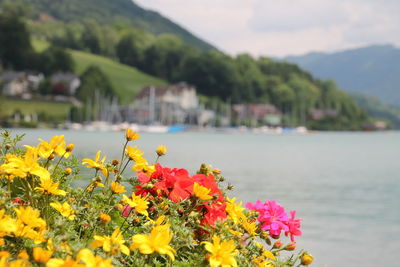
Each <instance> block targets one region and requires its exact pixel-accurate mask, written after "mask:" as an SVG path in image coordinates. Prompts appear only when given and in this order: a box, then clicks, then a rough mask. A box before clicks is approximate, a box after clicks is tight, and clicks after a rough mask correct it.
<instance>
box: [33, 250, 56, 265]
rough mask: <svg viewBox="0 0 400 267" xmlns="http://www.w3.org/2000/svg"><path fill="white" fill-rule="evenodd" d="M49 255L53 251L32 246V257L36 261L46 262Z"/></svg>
mask: <svg viewBox="0 0 400 267" xmlns="http://www.w3.org/2000/svg"><path fill="white" fill-rule="evenodd" d="M51 255H53V252H52V251H50V250H44V249H43V248H41V247H34V248H33V259H34V260H35V261H36V262H37V263H46V262H48V261H49V260H50V258H51Z"/></svg>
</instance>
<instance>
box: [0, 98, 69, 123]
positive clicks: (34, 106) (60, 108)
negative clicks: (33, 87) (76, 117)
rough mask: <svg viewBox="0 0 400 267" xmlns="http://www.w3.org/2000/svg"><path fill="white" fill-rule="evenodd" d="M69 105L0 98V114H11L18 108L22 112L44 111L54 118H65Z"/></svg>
mask: <svg viewBox="0 0 400 267" xmlns="http://www.w3.org/2000/svg"><path fill="white" fill-rule="evenodd" d="M70 107H71V105H70V104H66V103H54V102H49V101H37V100H32V101H31V100H14V99H5V98H0V116H9V115H12V114H13V113H14V112H15V111H17V110H19V111H21V113H22V114H32V113H35V112H36V113H41V112H43V113H46V114H49V115H50V116H51V117H53V118H56V119H65V118H66V117H67V116H68V113H69V109H70Z"/></svg>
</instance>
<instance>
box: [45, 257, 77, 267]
mask: <svg viewBox="0 0 400 267" xmlns="http://www.w3.org/2000/svg"><path fill="white" fill-rule="evenodd" d="M84 266H85V265H84V264H79V263H78V262H77V261H75V260H74V259H72V258H71V257H67V258H66V259H65V260H63V259H60V258H54V259H50V260H49V261H48V262H47V263H46V267H84Z"/></svg>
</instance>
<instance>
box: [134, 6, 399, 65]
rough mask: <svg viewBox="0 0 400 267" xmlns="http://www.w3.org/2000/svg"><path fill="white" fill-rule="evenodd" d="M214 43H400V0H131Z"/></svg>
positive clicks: (284, 46) (230, 46)
mask: <svg viewBox="0 0 400 267" xmlns="http://www.w3.org/2000/svg"><path fill="white" fill-rule="evenodd" d="M134 2H136V3H137V4H139V5H140V6H142V7H144V8H147V9H152V10H155V11H158V12H159V13H161V14H162V15H164V16H165V17H167V18H169V19H171V20H173V21H174V22H176V23H178V24H179V25H181V26H183V27H184V28H186V29H187V30H189V31H190V32H192V33H193V34H195V35H196V36H197V37H200V38H201V39H203V40H205V41H207V42H209V43H211V44H212V45H214V46H216V47H217V48H218V49H220V50H222V51H224V52H227V53H229V54H232V55H235V54H238V53H244V52H245V53H250V54H252V55H254V56H260V55H266V56H274V57H282V56H288V55H300V54H305V53H308V52H333V51H340V50H345V49H350V48H357V47H362V46H367V45H371V44H393V45H396V46H399V45H400V15H399V14H400V0H134Z"/></svg>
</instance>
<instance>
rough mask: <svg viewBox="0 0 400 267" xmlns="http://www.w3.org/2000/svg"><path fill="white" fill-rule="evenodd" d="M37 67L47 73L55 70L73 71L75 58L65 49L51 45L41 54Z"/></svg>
mask: <svg viewBox="0 0 400 267" xmlns="http://www.w3.org/2000/svg"><path fill="white" fill-rule="evenodd" d="M36 64H37V69H38V70H39V71H41V72H43V73H44V74H45V75H50V74H53V73H55V72H60V71H61V72H73V70H74V60H73V59H72V57H71V55H70V54H69V53H68V52H66V51H65V50H64V49H62V48H60V47H56V46H50V47H49V48H48V49H46V50H45V51H44V52H42V53H41V54H40V55H39V61H38V62H37V63H36Z"/></svg>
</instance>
